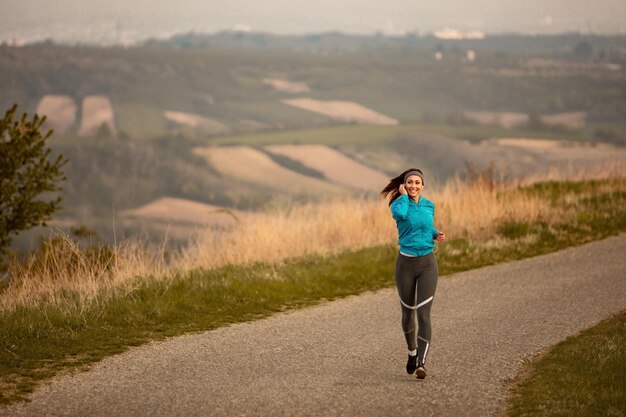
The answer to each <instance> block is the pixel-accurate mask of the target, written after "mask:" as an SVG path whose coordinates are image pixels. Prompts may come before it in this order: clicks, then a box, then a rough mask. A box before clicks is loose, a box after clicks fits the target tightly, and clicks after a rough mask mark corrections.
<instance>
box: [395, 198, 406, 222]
mask: <svg viewBox="0 0 626 417" xmlns="http://www.w3.org/2000/svg"><path fill="white" fill-rule="evenodd" d="M408 212H409V196H408V195H406V194H403V195H401V196H400V197H398V198H397V199H396V201H394V202H393V203H391V215H392V216H393V218H394V219H395V220H396V221H400V220H406V216H407V214H408Z"/></svg>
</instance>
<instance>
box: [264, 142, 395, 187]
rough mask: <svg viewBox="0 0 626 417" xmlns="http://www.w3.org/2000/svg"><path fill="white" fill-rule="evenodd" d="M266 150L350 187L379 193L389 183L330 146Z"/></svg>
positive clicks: (289, 146)
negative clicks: (286, 157) (300, 163)
mask: <svg viewBox="0 0 626 417" xmlns="http://www.w3.org/2000/svg"><path fill="white" fill-rule="evenodd" d="M266 149H268V150H269V151H270V152H272V153H278V154H281V155H285V156H288V157H290V158H292V159H295V160H297V161H299V162H302V163H303V164H304V165H306V166H309V167H311V168H314V169H316V170H318V171H321V172H322V173H324V175H325V176H326V178H328V179H329V180H331V181H334V182H336V183H339V184H344V185H347V186H349V187H354V188H360V189H364V190H370V191H371V190H374V191H379V190H381V189H382V188H383V187H384V186H385V185H386V183H387V181H388V178H387V176H386V175H384V174H382V173H380V172H378V171H375V170H373V169H371V168H369V167H367V166H365V165H363V164H361V163H359V162H357V161H355V160H353V159H350V158H348V157H347V156H346V155H344V154H342V153H341V152H339V151H336V150H334V149H332V148H329V147H328V146H324V145H273V146H268V147H267V148H266Z"/></svg>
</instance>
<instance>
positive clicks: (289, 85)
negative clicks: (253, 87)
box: [263, 78, 311, 94]
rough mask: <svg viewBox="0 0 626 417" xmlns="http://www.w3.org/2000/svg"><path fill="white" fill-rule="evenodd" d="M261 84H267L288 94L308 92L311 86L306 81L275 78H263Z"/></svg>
mask: <svg viewBox="0 0 626 417" xmlns="http://www.w3.org/2000/svg"><path fill="white" fill-rule="evenodd" d="M263 84H269V85H271V86H272V87H274V89H276V90H278V91H282V92H284V93H290V94H298V93H308V92H310V91H311V88H310V87H309V86H308V85H307V84H306V83H299V82H293V81H287V80H280V79H276V78H264V79H263Z"/></svg>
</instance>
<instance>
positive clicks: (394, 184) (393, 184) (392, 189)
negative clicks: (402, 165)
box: [380, 168, 424, 205]
mask: <svg viewBox="0 0 626 417" xmlns="http://www.w3.org/2000/svg"><path fill="white" fill-rule="evenodd" d="M411 171H417V172H419V173H420V174H422V175H424V173H423V172H422V170H421V169H417V168H409V169H407V170H406V171H404V172H403V173H402V174H400V175H398V176H397V177H395V178H392V179H391V180H390V181H389V184H387V186H386V187H385V188H383V190H382V191H381V192H380V195H381V197H382V198H387V197H389V196H390V195H391V199H390V200H389V205H391V203H393V202H394V201H396V199H397V198H398V197H400V190H399V188H400V184H404V176H405V175H406V174H407V173H409V172H411Z"/></svg>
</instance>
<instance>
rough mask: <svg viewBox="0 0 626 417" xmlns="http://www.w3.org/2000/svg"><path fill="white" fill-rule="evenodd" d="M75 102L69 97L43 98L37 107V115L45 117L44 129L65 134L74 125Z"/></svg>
mask: <svg viewBox="0 0 626 417" xmlns="http://www.w3.org/2000/svg"><path fill="white" fill-rule="evenodd" d="M76 110H77V106H76V102H74V99H73V98H71V97H69V96H44V97H43V98H42V99H41V100H40V101H39V104H38V105H37V110H36V112H37V114H38V115H40V116H46V127H49V128H51V129H54V130H55V132H56V133H60V134H63V133H66V132H67V131H68V130H70V129H71V128H72V127H73V126H74V123H76Z"/></svg>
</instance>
